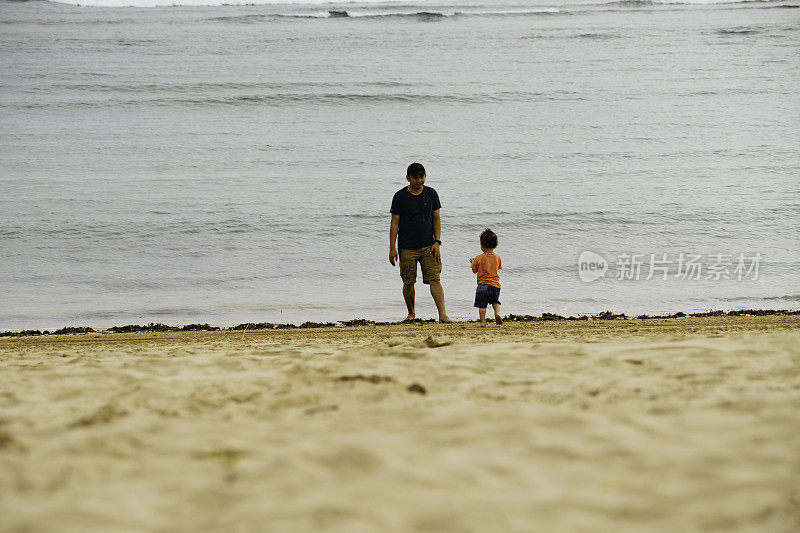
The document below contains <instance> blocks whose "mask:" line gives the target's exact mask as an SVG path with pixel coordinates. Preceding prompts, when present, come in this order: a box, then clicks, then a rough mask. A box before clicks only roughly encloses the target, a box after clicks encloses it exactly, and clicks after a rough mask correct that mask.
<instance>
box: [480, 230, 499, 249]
mask: <svg viewBox="0 0 800 533" xmlns="http://www.w3.org/2000/svg"><path fill="white" fill-rule="evenodd" d="M481 246H483V247H484V248H492V249H494V248H497V235H496V234H495V232H493V231H492V230H490V229H489V228H486V229H485V230H483V233H481Z"/></svg>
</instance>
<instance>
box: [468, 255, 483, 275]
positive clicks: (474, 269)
mask: <svg viewBox="0 0 800 533" xmlns="http://www.w3.org/2000/svg"><path fill="white" fill-rule="evenodd" d="M470 266H471V267H472V272H477V271H478V267H479V266H481V256H478V257H474V258H472V259H471V260H470Z"/></svg>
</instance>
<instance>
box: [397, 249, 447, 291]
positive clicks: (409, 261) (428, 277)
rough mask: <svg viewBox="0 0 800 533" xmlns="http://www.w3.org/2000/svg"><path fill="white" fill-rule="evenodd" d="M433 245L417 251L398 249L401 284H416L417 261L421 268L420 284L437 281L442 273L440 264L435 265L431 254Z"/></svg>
mask: <svg viewBox="0 0 800 533" xmlns="http://www.w3.org/2000/svg"><path fill="white" fill-rule="evenodd" d="M431 248H433V245H431V246H426V247H425V248H420V249H419V250H403V249H402V248H401V249H400V277H401V278H403V283H405V284H412V285H413V284H414V283H416V282H417V261H419V266H420V268H422V283H430V282H431V281H439V274H441V273H442V264H441V263H437V262H436V259H434V258H433V254H432V253H431Z"/></svg>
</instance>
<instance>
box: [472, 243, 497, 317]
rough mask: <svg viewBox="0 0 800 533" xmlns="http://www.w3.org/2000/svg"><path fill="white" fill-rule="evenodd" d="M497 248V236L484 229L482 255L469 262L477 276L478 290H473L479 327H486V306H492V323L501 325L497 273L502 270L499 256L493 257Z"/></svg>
mask: <svg viewBox="0 0 800 533" xmlns="http://www.w3.org/2000/svg"><path fill="white" fill-rule="evenodd" d="M495 248H497V235H495V233H494V232H493V231H492V230H490V229H489V228H486V229H485V230H483V233H481V250H482V251H483V253H482V254H481V255H479V256H477V257H473V258H471V259H470V260H469V263H470V265H471V266H472V271H473V272H477V274H478V288H477V289H475V307H477V308H478V315H480V317H481V327H484V328H485V327H486V304H492V309H494V321H495V322H496V323H497V324H498V325H499V324H502V323H503V319H502V318H500V300H498V298H499V297H500V276H499V275H498V274H497V271H498V270H500V269H501V268H503V264H502V262H501V261H500V256H499V255H495V253H494V249H495Z"/></svg>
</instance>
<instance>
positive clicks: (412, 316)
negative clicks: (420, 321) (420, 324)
mask: <svg viewBox="0 0 800 533" xmlns="http://www.w3.org/2000/svg"><path fill="white" fill-rule="evenodd" d="M415 318H417V317H416V315H414V313H408V316H407V317H406V319H405V320H404V321H403V322H411V321H412V320H414V319H415Z"/></svg>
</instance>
